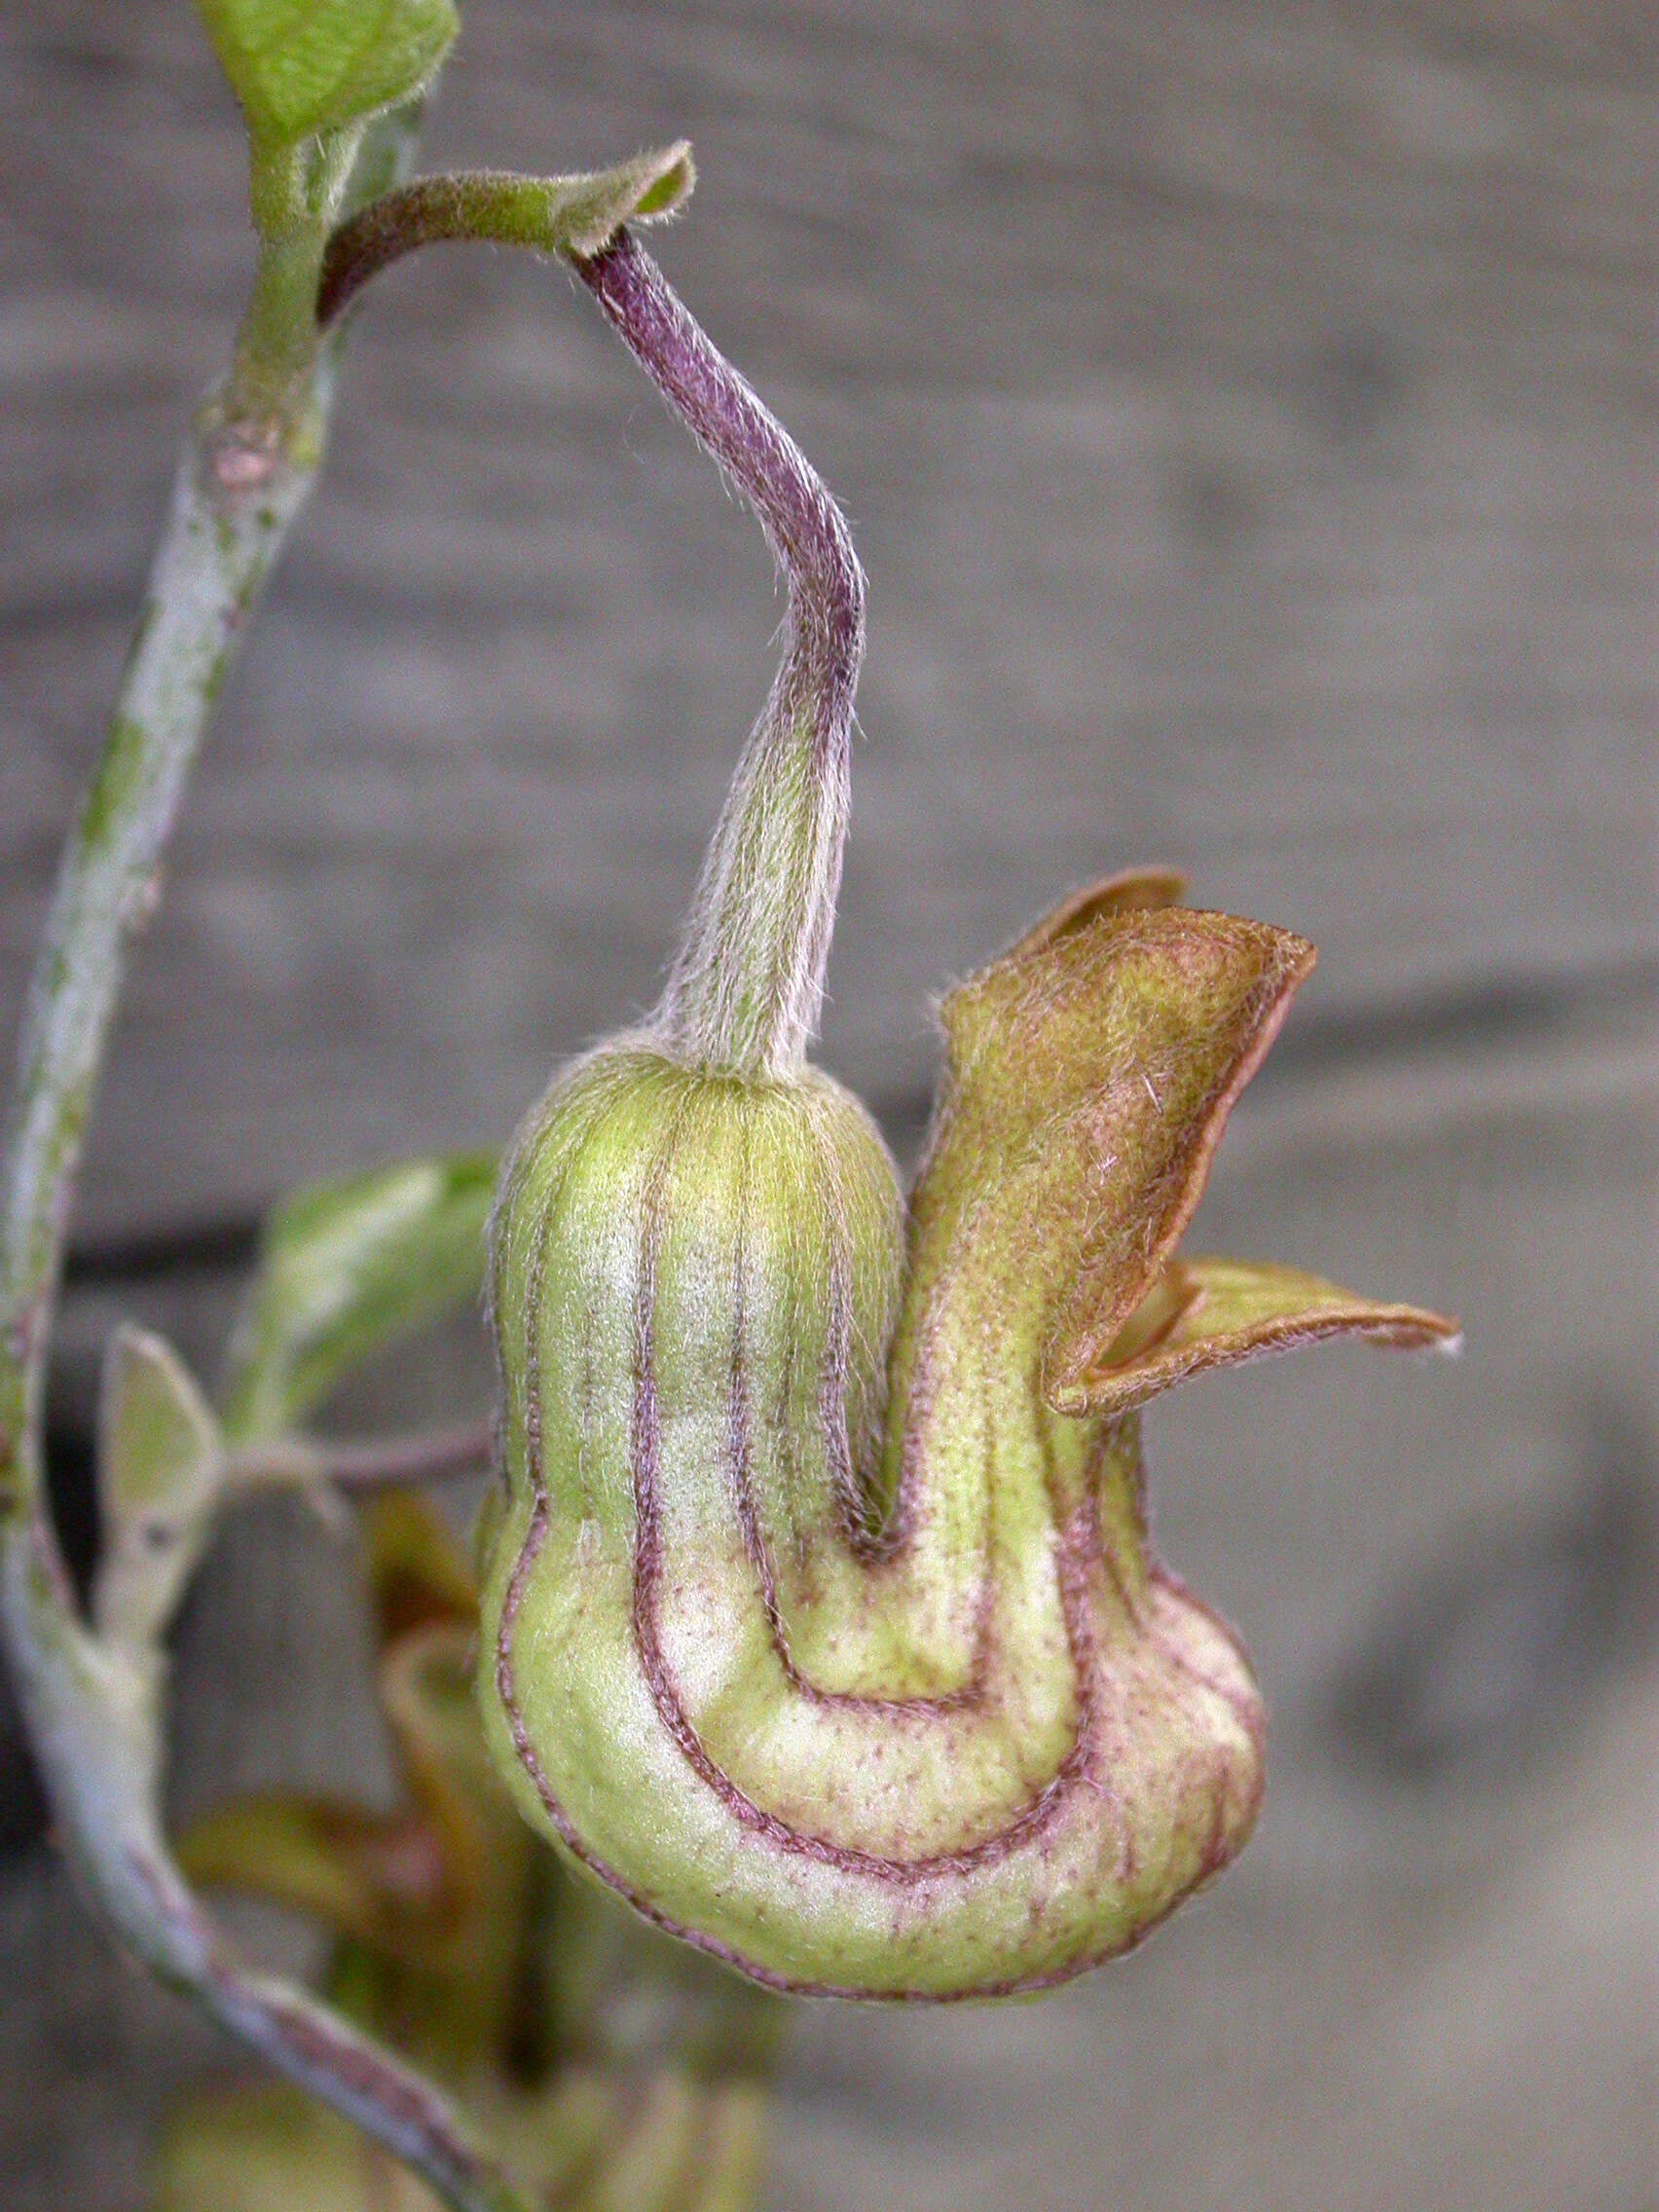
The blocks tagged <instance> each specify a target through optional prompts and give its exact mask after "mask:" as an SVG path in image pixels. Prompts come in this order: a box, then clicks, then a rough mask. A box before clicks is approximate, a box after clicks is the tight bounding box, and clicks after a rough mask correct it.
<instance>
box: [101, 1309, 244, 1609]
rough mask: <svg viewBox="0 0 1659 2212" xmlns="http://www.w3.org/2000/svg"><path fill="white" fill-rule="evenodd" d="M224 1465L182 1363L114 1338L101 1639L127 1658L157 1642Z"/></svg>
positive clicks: (144, 1341)
mask: <svg viewBox="0 0 1659 2212" xmlns="http://www.w3.org/2000/svg"><path fill="white" fill-rule="evenodd" d="M220 1466H221V1455H220V1444H219V1429H218V1423H217V1422H216V1421H215V1420H214V1419H213V1416H212V1413H211V1412H210V1410H209V1409H208V1406H207V1404H206V1402H205V1400H204V1399H203V1396H202V1393H201V1391H200V1390H198V1388H197V1387H196V1384H195V1383H193V1382H192V1381H191V1379H190V1377H189V1375H188V1374H187V1373H186V1372H185V1369H184V1366H183V1364H182V1363H181V1361H180V1360H179V1358H178V1355H177V1354H176V1353H175V1352H174V1351H173V1350H172V1349H171V1348H170V1347H169V1346H167V1345H166V1344H164V1343H163V1341H162V1339H161V1338H160V1337H154V1336H151V1335H150V1334H149V1333H148V1332H147V1331H145V1330H142V1329H134V1328H128V1327H123V1328H121V1329H118V1330H117V1332H116V1335H115V1338H114V1340H113V1342H112V1344H111V1346H110V1349H109V1354H108V1357H107V1358H106V1360H105V1362H104V1373H103V1390H102V1395H101V1399H100V1402H99V1407H98V1500H99V1506H100V1510H101V1513H102V1517H103V1552H102V1557H101V1558H100V1560H99V1563H98V1572H97V1581H96V1584H95V1586H94V1589H93V1593H92V1617H93V1620H94V1622H95V1624H96V1627H97V1630H98V1634H99V1635H100V1636H102V1637H105V1638H106V1639H109V1640H110V1641H114V1642H118V1643H121V1644H124V1645H126V1646H127V1647H129V1648H130V1649H143V1648H146V1647H148V1646H150V1645H152V1644H154V1643H155V1642H156V1641H157V1640H158V1639H159V1638H160V1637H161V1635H162V1633H163V1631H164V1630H165V1629H166V1625H167V1622H168V1621H169V1620H170V1619H171V1617H172V1613H173V1610H174V1608H175V1607H176V1605H177V1604H178V1601H179V1598H180V1597H181V1595H182V1594H183V1590H184V1585H185V1583H186V1581H187V1580H188V1578H189V1576H190V1573H191V1570H192V1568H193V1567H195V1564H196V1562H197V1559H198V1558H199V1557H200V1555H201V1550H202V1546H203V1542H204V1541H205V1539H206V1533H207V1528H208V1524H209V1522H210V1520H211V1517H212V1511H213V1505H214V1502H215V1499H216V1497H217V1494H218V1485H219V1472H220Z"/></svg>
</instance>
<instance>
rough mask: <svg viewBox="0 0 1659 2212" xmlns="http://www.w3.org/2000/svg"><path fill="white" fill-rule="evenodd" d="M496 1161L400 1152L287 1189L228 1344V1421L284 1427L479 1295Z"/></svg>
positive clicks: (268, 1432)
mask: <svg viewBox="0 0 1659 2212" xmlns="http://www.w3.org/2000/svg"><path fill="white" fill-rule="evenodd" d="M494 1171H495V1163H494V1161H492V1160H491V1159H490V1158H489V1157H488V1156H487V1155H483V1154H466V1155H462V1156H461V1157H458V1158H455V1159H452V1160H413V1161H402V1162H400V1163H399V1164H397V1165H396V1166H392V1167H381V1168H376V1169H373V1170H372V1171H371V1172H369V1173H368V1174H365V1175H355V1176H352V1177H350V1178H349V1179H348V1180H346V1181H344V1182H339V1183H324V1184H319V1185H317V1186H316V1187H315V1188H314V1189H312V1190H309V1191H302V1192H300V1193H298V1194H297V1195H296V1196H295V1197H293V1198H288V1199H286V1200H285V1201H284V1202H283V1203H282V1204H281V1205H280V1206H278V1207H277V1208H276V1212H275V1213H274V1214H273V1215H272V1216H271V1219H270V1221H269V1223H268V1225H267V1228H266V1232H265V1239H264V1249H263V1254H262V1257H261V1262H260V1268H259V1272H258V1275H257V1276H256V1278H255V1280H254V1283H253V1286H252V1289H251V1291H250V1293H249V1296H248V1301H247V1304H246V1306H245V1308H244V1309H243V1313H242V1317H241V1319H240V1323H239V1325H238V1328H237V1334H236V1340H235V1344H234V1346H233V1350H232V1359H231V1368H232V1377H231V1387H230V1392H229V1398H228V1410H227V1412H226V1417H225V1423H226V1428H227V1430H228V1431H229V1432H230V1434H231V1435H232V1436H233V1437H235V1438H236V1439H237V1440H238V1441H239V1442H240V1441H247V1440H250V1439H254V1438H259V1437H267V1436H274V1435H279V1434H281V1433H282V1432H283V1431H285V1430H287V1429H289V1428H291V1427H292V1426H293V1425H294V1424H295V1422H297V1421H298V1420H299V1419H301V1418H302V1417H303V1416H304V1415H305V1414H306V1413H307V1412H308V1411H309V1410H310V1409H311V1408H312V1407H313V1406H314V1405H316V1404H317V1402H318V1401H319V1400H320V1399H322V1398H324V1397H326V1396H327V1395H328V1393H329V1391H330V1390H332V1389H333V1388H334V1387H335V1386H336V1384H337V1383H340V1382H341V1381H342V1380H343V1379H344V1378H345V1377H346V1376H347V1375H348V1374H349V1373H350V1370H351V1369H352V1368H353V1367H356V1366H358V1365H360V1364H361V1362H362V1361H364V1360H366V1359H369V1358H371V1357H372V1356H373V1355H374V1354H375V1353H376V1352H379V1351H383V1350H385V1349H386V1348H387V1346H390V1345H392V1344H395V1343H397V1342H398V1341H399V1340H400V1339H401V1338H403V1337H406V1336H408V1335H410V1334H411V1333H412V1332H413V1331H414V1330H416V1329H418V1328H421V1327H423V1326H424V1325H425V1324H426V1323H429V1322H431V1321H433V1320H436V1319H437V1318H438V1317H439V1315H441V1314H442V1313H443V1312H445V1311H446V1310H447V1309H450V1308H452V1307H455V1306H459V1305H462V1304H464V1303H465V1302H466V1300H468V1299H469V1298H475V1297H476V1296H477V1295H478V1290H479V1286H480V1284H481V1283H482V1281H483V1277H484V1227H485V1223H486V1222H487V1220H488V1219H489V1213H490V1198H491V1181H492V1177H493V1175H494Z"/></svg>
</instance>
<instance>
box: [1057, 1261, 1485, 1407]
mask: <svg viewBox="0 0 1659 2212" xmlns="http://www.w3.org/2000/svg"><path fill="white" fill-rule="evenodd" d="M1160 1305H1161V1307H1162V1309H1163V1310H1162V1315H1161V1325H1159V1326H1157V1327H1156V1328H1155V1329H1153V1330H1152V1331H1151V1332H1150V1333H1149V1334H1148V1335H1147V1336H1146V1337H1144V1338H1143V1339H1142V1340H1141V1341H1140V1342H1139V1343H1136V1342H1134V1341H1133V1340H1132V1339H1130V1338H1129V1336H1128V1333H1127V1332H1124V1334H1121V1335H1120V1337H1119V1339H1118V1341H1117V1342H1116V1343H1115V1344H1113V1345H1112V1346H1109V1347H1108V1348H1107V1351H1106V1352H1105V1354H1104V1355H1103V1357H1102V1358H1101V1359H1100V1361H1099V1362H1098V1364H1097V1365H1096V1366H1095V1367H1093V1368H1091V1369H1089V1370H1088V1372H1087V1373H1085V1374H1083V1375H1081V1376H1080V1377H1078V1379H1077V1380H1076V1381H1075V1382H1074V1383H1071V1384H1070V1385H1068V1387H1067V1388H1066V1389H1065V1390H1064V1391H1063V1392H1057V1393H1056V1394H1055V1399H1054V1403H1055V1405H1056V1407H1057V1409H1058V1410H1059V1411H1060V1412H1062V1413H1069V1414H1084V1413H1089V1414H1103V1415H1106V1416H1107V1417H1109V1418H1111V1419H1117V1418H1119V1417H1120V1416H1122V1415H1124V1414H1126V1413H1129V1412H1131V1411H1132V1410H1133V1409H1134V1408H1135V1407H1137V1406H1142V1405H1145V1403H1146V1402H1147V1400H1148V1399H1149V1398H1154V1397H1156V1396H1157V1395H1158V1394H1159V1392H1160V1391H1161V1390H1167V1389H1168V1388H1169V1387H1170V1386H1171V1384H1173V1383H1180V1382H1182V1381H1184V1380H1185V1379H1186V1377H1187V1376H1189V1375H1200V1374H1203V1373H1204V1372H1205V1371H1206V1370H1208V1369H1210V1368H1216V1367H1235V1366H1237V1365H1238V1364H1239V1362H1240V1361H1242V1360H1246V1359H1260V1358H1263V1357H1266V1356H1269V1355H1271V1354H1272V1353H1274V1352H1282V1351H1294V1350H1295V1349H1296V1348H1297V1346H1301V1345H1311V1344H1318V1343H1320V1342H1322V1341H1323V1340H1324V1339H1325V1338H1327V1337H1364V1338H1367V1339H1369V1340H1370V1341H1371V1342H1372V1343H1374V1344H1382V1345H1391V1346H1396V1347H1398V1348H1399V1349H1401V1350H1406V1351H1419V1350H1422V1349H1425V1348H1427V1347H1430V1346H1438V1347H1439V1348H1440V1349H1442V1350H1452V1349H1454V1348H1456V1345H1457V1343H1458V1341H1459V1332H1458V1326H1457V1323H1456V1321H1455V1320H1449V1319H1448V1318H1447V1317H1446V1316H1445V1315H1444V1314H1441V1313H1431V1312H1429V1311H1427V1310H1426V1309H1424V1308H1422V1307H1419V1306H1397V1305H1388V1304H1385V1303H1383V1302H1382V1301H1380V1300H1377V1299H1371V1298H1359V1297H1356V1296H1355V1294H1354V1293H1353V1292H1352V1291H1349V1290H1343V1289H1340V1288H1339V1287H1338V1285H1337V1284H1336V1283H1334V1282H1326V1281H1325V1280H1324V1279H1323V1278H1322V1277H1321V1276H1319V1275H1310V1274H1305V1273H1304V1272H1302V1270H1301V1269H1299V1268H1283V1267H1273V1266H1270V1265H1267V1264H1264V1263H1262V1262H1258V1261H1249V1260H1221V1259H1196V1258H1194V1259H1189V1258H1187V1257H1185V1256H1183V1257H1182V1258H1180V1259H1178V1260H1176V1261H1174V1262H1173V1263H1172V1264H1171V1266H1170V1267H1169V1268H1168V1269H1167V1270H1166V1271H1165V1272H1164V1274H1163V1275H1162V1276H1161V1278H1160V1281H1159V1283H1158V1285H1157V1286H1156V1287H1155V1290H1154V1291H1153V1293H1152V1294H1151V1295H1150V1296H1149V1298H1148V1300H1147V1301H1146V1307H1147V1308H1150V1309H1157V1308H1159V1307H1160ZM1139 1319H1140V1315H1139V1314H1137V1315H1136V1316H1133V1317H1131V1327H1132V1326H1133V1324H1134V1322H1135V1321H1137V1320H1139Z"/></svg>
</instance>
